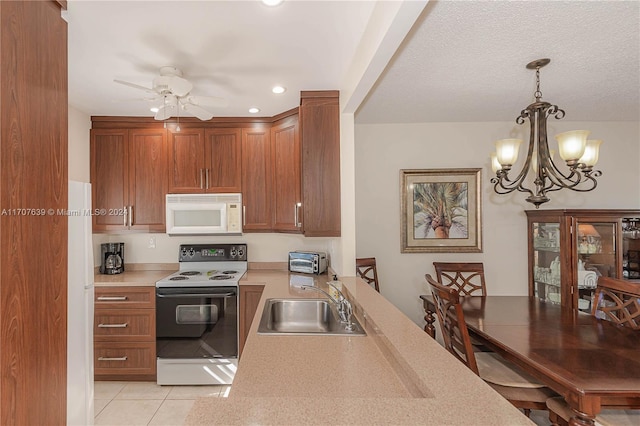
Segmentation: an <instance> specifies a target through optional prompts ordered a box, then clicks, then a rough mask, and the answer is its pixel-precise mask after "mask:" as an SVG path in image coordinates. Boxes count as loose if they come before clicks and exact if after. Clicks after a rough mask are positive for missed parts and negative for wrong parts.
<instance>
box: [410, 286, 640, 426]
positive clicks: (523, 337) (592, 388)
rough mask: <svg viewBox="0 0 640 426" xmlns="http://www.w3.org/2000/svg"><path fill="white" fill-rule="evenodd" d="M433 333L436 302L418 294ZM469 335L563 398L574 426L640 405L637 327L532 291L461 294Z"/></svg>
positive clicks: (428, 328)
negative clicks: (551, 300)
mask: <svg viewBox="0 0 640 426" xmlns="http://www.w3.org/2000/svg"><path fill="white" fill-rule="evenodd" d="M420 297H421V298H422V300H423V305H424V309H425V312H426V314H427V315H426V317H425V319H426V320H427V326H426V327H425V331H426V332H428V333H429V334H431V336H432V337H435V328H434V326H433V324H434V321H435V317H434V314H435V305H434V303H433V298H432V296H431V295H424V296H420ZM460 300H461V304H462V308H463V311H464V316H465V322H466V324H467V328H468V330H469V333H470V335H471V336H472V337H473V338H475V339H476V340H478V341H480V342H481V343H482V344H483V345H485V346H487V347H488V348H490V349H491V350H493V351H495V352H496V353H498V354H500V355H501V356H503V357H504V358H505V359H507V360H509V361H511V362H513V363H514V364H516V365H518V366H519V367H521V368H522V369H523V370H525V371H526V372H528V373H529V374H531V375H532V376H534V377H535V378H537V379H538V380H540V381H541V382H542V383H543V384H545V385H546V386H548V387H549V388H551V389H553V390H554V391H555V392H557V393H558V394H560V395H561V396H563V397H564V399H565V401H566V402H567V403H568V404H569V406H570V407H571V409H572V411H573V417H572V418H571V419H570V422H569V424H570V425H585V426H586V425H594V424H595V422H594V419H595V417H596V415H597V414H598V413H599V412H600V411H601V410H602V409H603V408H607V409H638V408H640V332H638V331H634V330H632V329H630V328H628V327H627V328H625V327H623V326H619V325H616V324H614V323H612V322H610V321H606V320H601V319H598V318H596V317H594V316H592V315H590V314H588V313H585V312H581V311H579V310H574V309H571V308H567V307H563V306H561V305H559V304H553V303H549V302H544V301H542V300H540V299H538V298H536V297H530V296H467V297H461V299H460Z"/></svg>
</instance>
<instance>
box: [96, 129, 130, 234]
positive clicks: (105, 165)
mask: <svg viewBox="0 0 640 426" xmlns="http://www.w3.org/2000/svg"><path fill="white" fill-rule="evenodd" d="M127 141H128V131H127V130H103V129H97V130H93V129H92V130H91V148H90V150H91V167H90V168H91V199H92V205H93V209H94V211H95V210H97V211H99V212H100V213H99V214H94V215H93V232H109V231H122V230H124V229H126V224H125V223H124V222H125V217H124V215H123V211H124V209H125V208H126V206H127V205H128V204H129V200H128V186H127V182H128V180H129V169H128V168H127V167H126V164H127V157H128V151H127V146H128V145H127ZM102 212H104V214H102ZM118 213H119V214H118Z"/></svg>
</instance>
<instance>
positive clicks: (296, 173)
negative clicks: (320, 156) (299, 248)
mask: <svg viewBox="0 0 640 426" xmlns="http://www.w3.org/2000/svg"><path fill="white" fill-rule="evenodd" d="M271 153H272V167H273V198H272V199H273V229H274V230H275V231H293V232H301V230H302V229H301V227H300V224H301V220H302V216H300V215H301V214H302V212H301V205H302V202H301V201H302V200H301V194H300V181H301V176H300V138H299V136H298V115H297V114H296V115H294V116H291V117H287V118H285V119H283V120H281V121H280V122H277V123H275V125H274V126H273V127H272V129H271Z"/></svg>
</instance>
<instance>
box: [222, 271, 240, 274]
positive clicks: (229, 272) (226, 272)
mask: <svg viewBox="0 0 640 426" xmlns="http://www.w3.org/2000/svg"><path fill="white" fill-rule="evenodd" d="M222 273H223V274H226V275H233V274H237V273H238V271H222Z"/></svg>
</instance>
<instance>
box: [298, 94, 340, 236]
mask: <svg viewBox="0 0 640 426" xmlns="http://www.w3.org/2000/svg"><path fill="white" fill-rule="evenodd" d="M300 98H301V99H300V132H301V136H300V140H301V144H302V194H303V201H302V211H303V220H302V224H303V228H304V235H305V236H307V237H339V236H340V105H339V92H338V91H320V92H301V94H300Z"/></svg>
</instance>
